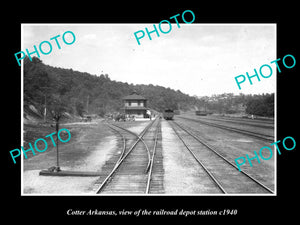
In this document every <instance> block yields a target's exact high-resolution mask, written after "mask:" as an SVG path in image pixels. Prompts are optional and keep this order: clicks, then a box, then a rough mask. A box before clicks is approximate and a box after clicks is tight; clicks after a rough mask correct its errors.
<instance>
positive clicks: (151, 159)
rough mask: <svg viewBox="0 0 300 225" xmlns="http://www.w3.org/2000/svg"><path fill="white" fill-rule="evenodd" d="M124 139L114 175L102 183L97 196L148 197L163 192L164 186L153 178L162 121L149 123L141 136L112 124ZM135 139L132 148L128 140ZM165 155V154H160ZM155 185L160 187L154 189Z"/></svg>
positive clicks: (157, 120)
mask: <svg viewBox="0 0 300 225" xmlns="http://www.w3.org/2000/svg"><path fill="white" fill-rule="evenodd" d="M108 126H109V127H110V128H111V129H113V130H114V131H115V132H117V133H119V135H120V136H121V138H122V142H123V147H122V150H121V152H120V155H119V156H118V159H117V160H116V159H115V161H116V163H115V165H114V167H113V169H112V170H111V172H110V173H109V174H108V175H106V176H105V179H102V181H101V183H100V185H99V187H98V188H97V190H96V193H97V194H148V193H150V192H151V190H153V189H155V187H156V188H159V189H162V188H161V186H162V182H159V181H158V180H157V177H154V176H153V171H156V170H157V169H156V167H157V165H156V164H157V163H156V161H155V160H156V158H155V155H156V153H157V151H156V149H158V148H157V147H158V139H159V134H160V119H159V118H157V119H155V120H154V121H152V122H151V123H149V124H148V125H147V126H146V128H145V129H144V130H143V131H142V132H141V133H140V134H139V135H137V134H135V133H133V132H131V131H129V130H128V129H125V128H123V127H121V126H118V125H116V124H108ZM128 135H131V136H134V137H135V140H134V141H131V143H130V145H128V144H127V141H126V136H128ZM160 151H161V150H160ZM154 183H160V185H157V184H156V185H155V187H154V186H153V184H154Z"/></svg>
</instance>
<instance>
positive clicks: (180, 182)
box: [22, 114, 276, 195]
mask: <svg viewBox="0 0 300 225" xmlns="http://www.w3.org/2000/svg"><path fill="white" fill-rule="evenodd" d="M61 126H63V125H61ZM64 126H65V127H66V128H68V129H69V130H70V131H71V133H72V132H73V133H72V138H73V139H72V140H71V141H70V143H68V144H66V145H64V146H61V149H60V153H59V154H60V166H61V170H62V172H64V171H71V172H70V173H71V174H67V175H66V174H65V175H64V176H59V173H60V172H49V173H48V174H46V175H47V176H44V175H45V174H44V175H43V173H41V171H45V170H47V168H51V165H53V164H54V163H55V156H56V152H55V149H53V150H50V151H47V152H45V153H43V154H40V155H38V156H35V157H32V158H29V159H27V160H23V163H22V167H23V171H22V193H23V194H24V195H32V194H33V195H35V194H36V195H52V194H54V195H252V194H253V195H270V194H271V195H272V194H274V193H275V174H276V173H275V167H276V165H275V163H274V162H275V157H274V158H272V159H270V160H268V161H262V162H260V163H259V162H258V161H255V160H252V164H253V166H250V165H245V166H243V168H242V171H239V170H238V168H237V167H236V165H235V161H234V159H235V158H237V157H240V156H243V155H245V154H248V155H249V157H251V158H252V157H254V153H253V150H258V149H260V148H261V147H263V146H266V145H269V144H270V143H272V142H274V121H271V120H251V119H246V118H225V117H220V116H197V115H191V114H183V115H176V116H174V118H173V119H172V120H165V119H164V118H161V117H160V116H157V117H156V118H154V119H152V120H147V121H126V122H113V121H104V120H99V121H97V122H96V123H95V122H94V121H93V123H84V124H65V125H64ZM73 134H74V135H73ZM274 154H275V151H274ZM72 171H73V175H72ZM55 173H56V174H55ZM81 173H82V174H85V175H86V176H80V174H81ZM89 175H90V176H89Z"/></svg>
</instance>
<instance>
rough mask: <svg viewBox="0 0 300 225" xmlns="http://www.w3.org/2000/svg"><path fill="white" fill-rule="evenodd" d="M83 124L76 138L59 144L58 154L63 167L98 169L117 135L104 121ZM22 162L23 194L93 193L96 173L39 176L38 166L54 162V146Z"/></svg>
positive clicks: (65, 168)
mask: <svg viewBox="0 0 300 225" xmlns="http://www.w3.org/2000/svg"><path fill="white" fill-rule="evenodd" d="M71 126H74V124H72V125H71ZM80 126H82V124H80ZM86 126H88V127H85V129H81V132H79V134H78V135H77V138H74V139H73V137H72V139H71V140H70V143H68V144H61V146H60V154H59V155H60V167H61V169H62V170H72V171H94V172H95V171H101V167H102V165H103V164H104V163H105V161H106V160H107V159H108V158H109V154H111V153H113V152H114V151H116V150H117V149H116V143H117V139H116V137H115V136H114V135H112V133H111V132H110V130H109V129H108V128H107V127H106V126H105V125H104V124H102V123H99V124H93V125H88V124H87V125H86ZM23 163H24V172H23V190H24V194H93V193H92V189H91V186H92V185H93V182H94V181H96V180H97V177H51V176H39V171H40V170H42V169H47V168H49V167H50V166H53V165H55V163H56V149H55V148H53V149H49V150H47V151H45V153H43V154H37V155H36V156H34V157H32V158H30V159H24V161H23Z"/></svg>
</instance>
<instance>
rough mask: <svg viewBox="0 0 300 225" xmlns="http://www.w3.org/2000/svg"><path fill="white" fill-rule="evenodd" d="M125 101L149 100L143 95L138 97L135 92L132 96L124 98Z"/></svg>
mask: <svg viewBox="0 0 300 225" xmlns="http://www.w3.org/2000/svg"><path fill="white" fill-rule="evenodd" d="M122 99H123V100H147V99H146V98H144V97H143V96H141V95H138V94H137V93H136V92H133V93H132V94H131V95H127V96H125V97H123V98H122Z"/></svg>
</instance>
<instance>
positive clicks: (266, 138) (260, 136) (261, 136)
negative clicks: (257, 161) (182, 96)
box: [179, 117, 275, 142]
mask: <svg viewBox="0 0 300 225" xmlns="http://www.w3.org/2000/svg"><path fill="white" fill-rule="evenodd" d="M179 118H181V119H185V120H190V121H195V122H197V123H202V124H205V125H208V126H212V127H217V128H221V129H223V130H229V131H232V132H236V133H240V134H244V135H247V136H251V137H255V138H258V139H261V140H264V141H271V142H274V141H275V140H274V136H271V135H266V134H261V133H256V132H252V131H248V130H243V129H239V128H235V127H229V126H225V125H221V124H216V123H211V122H207V121H203V120H198V119H192V118H187V117H179Z"/></svg>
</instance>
